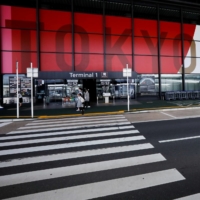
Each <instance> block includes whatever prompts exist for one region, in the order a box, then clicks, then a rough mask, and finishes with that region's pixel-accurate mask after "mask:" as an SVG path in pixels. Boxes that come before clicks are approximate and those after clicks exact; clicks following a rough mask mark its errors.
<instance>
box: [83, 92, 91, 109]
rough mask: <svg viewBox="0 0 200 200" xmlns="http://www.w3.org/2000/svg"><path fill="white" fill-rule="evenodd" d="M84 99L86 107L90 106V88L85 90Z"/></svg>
mask: <svg viewBox="0 0 200 200" xmlns="http://www.w3.org/2000/svg"><path fill="white" fill-rule="evenodd" d="M84 99H85V108H86V107H87V108H90V94H89V89H85V91H84Z"/></svg>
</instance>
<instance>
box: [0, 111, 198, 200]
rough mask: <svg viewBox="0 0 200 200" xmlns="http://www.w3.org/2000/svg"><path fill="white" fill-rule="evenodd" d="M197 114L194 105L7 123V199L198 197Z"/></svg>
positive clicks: (3, 164) (1, 158)
mask: <svg viewBox="0 0 200 200" xmlns="http://www.w3.org/2000/svg"><path fill="white" fill-rule="evenodd" d="M198 116H199V110H198V109H193V110H178V111H161V112H152V113H138V114H125V115H124V116H123V115H117V116H112V115H111V116H97V117H81V118H65V119H55V120H52V119H51V120H34V121H21V122H11V123H10V124H4V126H3V125H2V127H1V129H0V131H1V136H0V141H1V142H0V145H1V146H0V199H10V200H11V199H12V200H29V199H30V200H34V199H37V200H38V199H42V200H46V199H48V200H51V199H54V200H62V199H66V200H68V199H69V200H76V199H77V200H81V199H102V200H104V199H106V200H129V199H130V200H132V199H134V200H172V199H179V198H180V199H181V200H183V199H184V198H187V200H196V199H197V200H199V199H200V170H199V169H200V145H199V143H200V133H199V130H200V123H199V121H200V118H199V117H198ZM2 123H5V122H1V124H2ZM191 195H193V196H192V197H191ZM184 200H185V199H184Z"/></svg>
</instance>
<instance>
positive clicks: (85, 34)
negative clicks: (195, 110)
mask: <svg viewBox="0 0 200 200" xmlns="http://www.w3.org/2000/svg"><path fill="white" fill-rule="evenodd" d="M0 9H1V37H2V38H1V40H2V47H1V52H2V55H1V57H2V61H1V66H2V72H3V73H15V63H16V61H18V62H19V63H20V62H21V67H20V69H19V73H26V68H27V67H28V66H29V63H30V62H32V63H34V65H35V66H36V65H37V56H36V55H37V54H36V51H37V40H36V38H37V37H36V10H35V9H32V8H20V7H11V6H1V7H0ZM24 16H26V17H24ZM71 22H72V14H71V13H70V12H63V11H55V10H44V9H41V10H40V58H41V62H40V70H41V71H58V72H59V71H71V70H72V69H75V70H76V71H102V72H103V71H109V72H112V71H113V72H119V71H122V69H123V68H124V67H125V66H126V64H129V67H132V68H133V70H134V71H136V72H137V73H144V74H145V73H158V38H157V37H158V31H157V21H156V20H148V19H137V18H136V19H134V20H133V24H131V22H132V20H131V18H128V17H127V18H126V17H116V16H106V18H105V22H106V23H105V24H106V27H105V33H106V37H105V41H104V37H103V32H104V30H103V16H102V15H94V14H84V13H75V14H74V31H75V34H74V43H73V42H72V39H73V37H72V24H71ZM132 26H133V28H134V29H133V30H134V33H133V37H132ZM196 28H197V26H196V25H193V24H184V27H183V30H184V32H183V36H184V44H183V46H184V55H183V56H184V58H185V57H186V56H188V54H191V55H195V56H196V57H200V56H198V51H197V46H198V44H197V43H194V42H192V41H193V40H194V38H195V37H196V36H194V35H195V30H196ZM180 30H181V29H180V23H176V22H165V21H161V22H160V37H161V40H160V55H161V58H160V61H161V66H160V67H161V73H169V74H173V73H178V72H179V71H180V69H181V67H182V62H183V61H182V59H181V56H182V51H181V48H182V40H181V38H182V35H181V31H180ZM199 40H200V38H199ZM104 42H105V46H104ZM73 44H74V52H75V56H74V58H75V60H74V64H75V66H74V67H73V66H72V63H73V62H72V59H73V58H72V52H73V47H72V46H73ZM132 47H133V49H132ZM104 50H105V52H104ZM104 53H105V54H104ZM104 55H105V57H104ZM132 56H133V57H132ZM104 58H105V63H106V65H105V66H104ZM132 61H134V63H132ZM191 62H192V61H191ZM187 63H189V62H188V61H187ZM192 63H195V62H192ZM188 65H190V64H188ZM194 67H195V68H196V66H193V67H192V68H194ZM190 71H191V70H190ZM197 71H198V70H197ZM191 73H192V71H191Z"/></svg>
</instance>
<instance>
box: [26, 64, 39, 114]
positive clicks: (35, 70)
mask: <svg viewBox="0 0 200 200" xmlns="http://www.w3.org/2000/svg"><path fill="white" fill-rule="evenodd" d="M30 66H31V67H30V68H27V77H31V117H32V118H33V116H34V113H33V111H34V110H33V77H38V68H33V65H32V63H30Z"/></svg>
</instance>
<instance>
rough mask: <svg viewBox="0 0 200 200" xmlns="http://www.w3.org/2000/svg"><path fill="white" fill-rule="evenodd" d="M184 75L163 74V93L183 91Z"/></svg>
mask: <svg viewBox="0 0 200 200" xmlns="http://www.w3.org/2000/svg"><path fill="white" fill-rule="evenodd" d="M181 90H182V75H181V74H161V91H162V92H166V91H181Z"/></svg>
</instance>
